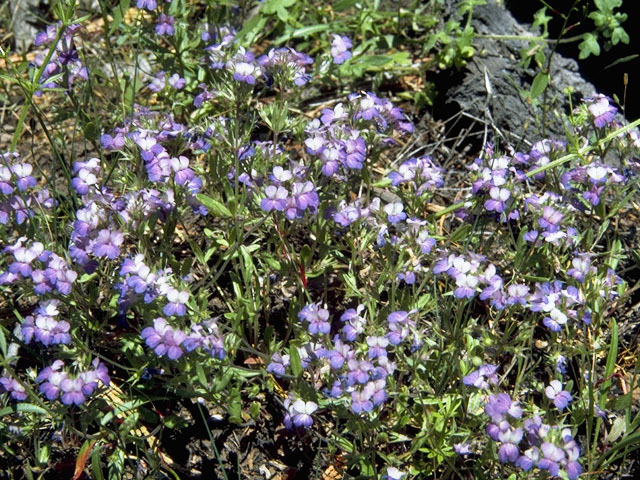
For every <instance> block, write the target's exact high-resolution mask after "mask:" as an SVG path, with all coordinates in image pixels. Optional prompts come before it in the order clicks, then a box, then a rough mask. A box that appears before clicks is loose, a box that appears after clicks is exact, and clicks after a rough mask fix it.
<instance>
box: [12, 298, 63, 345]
mask: <svg viewBox="0 0 640 480" xmlns="http://www.w3.org/2000/svg"><path fill="white" fill-rule="evenodd" d="M60 305H61V303H60V301H59V300H44V301H41V302H40V304H39V305H38V307H37V308H36V310H35V311H34V315H35V316H33V315H28V316H26V317H25V319H24V322H23V323H22V326H21V327H20V330H21V332H22V337H23V339H24V343H27V344H29V343H31V340H33V339H35V340H36V341H38V342H40V343H42V344H43V345H44V346H46V347H48V346H49V345H56V344H65V345H66V344H68V343H69V342H70V341H71V335H70V334H69V329H70V325H69V322H67V321H65V320H58V319H57V317H58V315H60V310H59V307H60Z"/></svg>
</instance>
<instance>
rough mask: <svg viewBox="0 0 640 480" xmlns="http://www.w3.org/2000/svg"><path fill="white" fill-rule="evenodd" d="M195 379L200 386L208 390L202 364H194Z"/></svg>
mask: <svg viewBox="0 0 640 480" xmlns="http://www.w3.org/2000/svg"><path fill="white" fill-rule="evenodd" d="M196 377H198V381H199V382H200V385H202V386H203V387H204V388H209V382H207V376H206V375H205V373H204V368H202V364H201V363H200V362H196Z"/></svg>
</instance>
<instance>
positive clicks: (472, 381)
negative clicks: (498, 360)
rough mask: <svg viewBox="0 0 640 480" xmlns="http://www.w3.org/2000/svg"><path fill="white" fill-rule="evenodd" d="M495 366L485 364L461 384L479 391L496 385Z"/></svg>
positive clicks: (496, 368) (496, 369)
mask: <svg viewBox="0 0 640 480" xmlns="http://www.w3.org/2000/svg"><path fill="white" fill-rule="evenodd" d="M497 371H498V366H497V365H491V364H485V365H482V366H481V367H480V368H479V369H478V370H474V371H473V372H471V373H470V374H468V375H467V376H465V377H464V378H463V379H462V383H464V384H465V385H468V386H470V387H476V388H479V389H481V390H487V389H489V385H490V384H491V385H497V384H498V375H497V374H496V372H497Z"/></svg>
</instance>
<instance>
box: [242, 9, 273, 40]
mask: <svg viewBox="0 0 640 480" xmlns="http://www.w3.org/2000/svg"><path fill="white" fill-rule="evenodd" d="M266 24H267V17H265V16H264V15H260V12H258V13H257V14H256V16H255V17H253V18H251V19H250V20H249V21H248V22H247V23H245V24H244V26H243V27H242V30H240V31H239V32H238V35H236V38H237V39H238V43H239V44H241V45H252V44H253V43H254V40H255V38H256V36H257V35H258V33H259V32H261V31H262V30H263V29H264V26H265V25H266Z"/></svg>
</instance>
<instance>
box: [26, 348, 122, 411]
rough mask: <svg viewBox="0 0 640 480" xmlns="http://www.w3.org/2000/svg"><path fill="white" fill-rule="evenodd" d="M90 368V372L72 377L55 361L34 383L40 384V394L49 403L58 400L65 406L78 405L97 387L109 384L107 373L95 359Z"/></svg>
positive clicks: (62, 364)
mask: <svg viewBox="0 0 640 480" xmlns="http://www.w3.org/2000/svg"><path fill="white" fill-rule="evenodd" d="M92 366H93V368H92V369H90V370H85V371H82V372H79V373H77V374H76V375H72V374H70V373H69V372H68V371H67V370H64V362H63V361H62V360H56V361H54V362H53V363H52V364H51V365H50V366H48V367H46V368H45V369H43V370H42V371H41V372H40V373H39V374H38V376H37V378H36V381H37V382H38V383H39V384H40V392H41V393H42V394H44V396H45V397H47V399H48V400H50V401H54V400H57V399H58V398H60V401H61V402H62V403H63V404H65V405H80V404H82V403H84V402H86V401H87V398H88V397H89V396H91V395H92V394H93V393H94V392H95V391H96V389H97V388H98V387H100V386H101V385H102V386H105V387H107V386H109V384H110V383H111V380H110V378H109V371H108V369H107V367H106V366H105V365H104V364H103V363H102V362H100V361H99V360H98V359H97V358H96V359H94V360H93V362H92Z"/></svg>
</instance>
